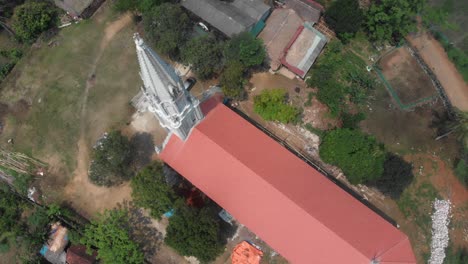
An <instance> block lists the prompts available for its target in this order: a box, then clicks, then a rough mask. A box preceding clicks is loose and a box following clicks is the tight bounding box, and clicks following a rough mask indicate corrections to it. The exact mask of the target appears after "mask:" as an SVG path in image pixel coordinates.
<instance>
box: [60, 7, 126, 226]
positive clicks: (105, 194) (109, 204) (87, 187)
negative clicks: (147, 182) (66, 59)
mask: <svg viewBox="0 0 468 264" xmlns="http://www.w3.org/2000/svg"><path fill="white" fill-rule="evenodd" d="M130 22H131V16H130V14H126V15H123V16H122V17H120V18H119V19H118V20H117V21H115V22H113V23H111V24H110V25H109V26H107V27H106V29H105V33H104V37H103V39H102V40H101V43H100V50H99V52H98V55H97V56H96V58H95V60H94V62H93V64H92V65H91V69H90V74H89V75H88V76H89V77H88V80H87V81H86V88H85V92H84V95H83V101H82V106H81V113H80V120H81V131H80V139H79V141H78V152H77V167H76V169H75V171H74V173H73V179H72V180H71V181H70V183H69V184H68V185H67V186H66V187H65V197H66V200H67V201H70V203H71V205H72V206H73V207H74V208H75V209H76V210H78V211H79V212H80V213H81V214H83V215H84V216H86V217H91V216H93V215H94V214H95V213H96V212H101V211H103V210H104V209H109V208H113V207H114V206H115V205H116V204H117V203H119V202H122V201H123V200H129V199H130V193H131V188H130V186H129V184H128V183H127V184H123V185H121V186H117V187H112V188H105V187H98V186H96V185H94V184H92V183H91V182H90V181H89V178H88V166H89V161H90V158H89V147H88V145H87V142H86V138H87V131H86V118H87V102H88V95H89V90H90V89H91V88H92V87H93V86H94V83H95V71H96V66H97V64H98V62H99V60H100V58H101V56H102V54H103V53H104V50H105V48H106V47H107V45H108V44H109V42H110V41H111V40H112V38H113V37H114V36H115V34H117V33H118V32H119V31H120V30H122V29H123V28H124V27H125V26H126V25H128V24H129V23H130Z"/></svg>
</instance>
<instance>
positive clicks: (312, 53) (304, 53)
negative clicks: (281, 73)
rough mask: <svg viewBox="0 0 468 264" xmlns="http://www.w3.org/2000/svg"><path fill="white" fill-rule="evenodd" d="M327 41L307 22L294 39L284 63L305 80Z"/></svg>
mask: <svg viewBox="0 0 468 264" xmlns="http://www.w3.org/2000/svg"><path fill="white" fill-rule="evenodd" d="M327 41H328V40H327V38H326V37H325V36H324V35H323V34H322V33H320V32H319V31H318V30H316V29H315V28H313V27H312V25H311V24H309V23H307V22H306V23H304V26H303V28H302V31H301V32H300V33H299V34H298V35H297V37H296V38H295V39H293V42H292V44H290V46H289V48H288V50H287V52H286V55H285V56H284V58H283V60H282V62H283V64H285V65H286V66H287V67H288V68H290V69H291V70H292V71H294V72H295V73H296V74H297V75H299V76H301V77H302V78H304V77H305V75H306V74H307V72H308V71H309V69H310V68H311V67H312V65H313V64H314V62H315V60H316V59H317V57H318V56H319V55H320V52H321V51H322V49H323V47H325V44H327Z"/></svg>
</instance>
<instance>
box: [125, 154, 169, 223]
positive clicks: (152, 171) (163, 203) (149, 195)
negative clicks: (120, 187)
mask: <svg viewBox="0 0 468 264" xmlns="http://www.w3.org/2000/svg"><path fill="white" fill-rule="evenodd" d="M131 186H132V198H133V202H134V203H135V205H137V206H139V207H143V208H147V209H150V210H151V216H152V217H154V218H157V219H161V215H162V214H164V213H166V212H168V211H170V210H171V209H172V208H173V207H174V203H175V201H176V200H177V195H176V194H175V192H174V190H173V189H172V187H171V186H169V185H168V184H167V182H166V177H165V175H164V172H163V164H161V163H160V162H155V163H153V164H151V165H149V166H147V167H146V168H144V169H143V170H141V171H140V172H139V173H138V174H137V175H136V176H135V177H133V178H132V181H131Z"/></svg>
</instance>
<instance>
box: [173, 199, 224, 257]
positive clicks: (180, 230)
mask: <svg viewBox="0 0 468 264" xmlns="http://www.w3.org/2000/svg"><path fill="white" fill-rule="evenodd" d="M165 242H166V244H167V245H169V246H171V247H172V248H174V249H175V250H176V251H177V252H179V253H180V254H181V255H184V256H195V257H196V258H198V259H199V260H200V261H202V262H208V261H211V260H214V259H215V258H216V256H218V255H219V254H220V253H221V252H222V251H223V245H222V243H221V241H220V225H219V220H218V216H217V215H216V214H215V213H214V212H213V211H212V210H211V209H209V208H207V207H204V208H202V209H197V208H192V207H188V206H187V205H185V204H184V203H183V202H182V201H180V202H178V205H177V206H176V210H175V213H174V215H173V216H172V217H171V218H170V220H169V226H168V227H167V235H166V238H165Z"/></svg>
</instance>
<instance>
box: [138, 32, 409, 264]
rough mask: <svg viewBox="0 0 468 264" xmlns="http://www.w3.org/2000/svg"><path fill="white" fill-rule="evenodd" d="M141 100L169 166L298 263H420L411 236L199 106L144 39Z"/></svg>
mask: <svg viewBox="0 0 468 264" xmlns="http://www.w3.org/2000/svg"><path fill="white" fill-rule="evenodd" d="M135 44H136V49H137V54H138V60H139V63H140V72H141V77H142V79H143V87H142V90H141V92H140V94H139V95H137V96H136V99H134V105H136V106H137V107H138V108H139V110H140V111H144V110H149V111H151V112H153V113H154V114H155V117H156V118H157V119H158V120H159V122H160V124H161V125H162V126H163V127H164V128H166V129H167V131H168V133H169V135H168V138H167V139H166V141H165V143H164V144H163V146H162V147H161V149H160V152H159V156H160V158H161V159H162V160H163V161H164V162H166V163H167V164H168V165H170V166H171V167H172V168H174V169H175V170H176V171H177V172H179V173H180V174H181V175H182V176H184V177H185V178H186V179H187V180H189V181H190V182H191V183H192V184H193V185H195V186H196V187H197V188H199V189H200V190H201V191H202V192H204V193H205V194H206V195H208V196H209V197H210V198H211V199H212V200H214V201H215V202H216V203H217V204H219V205H220V206H221V207H223V208H224V209H225V210H226V211H228V212H229V213H230V214H231V215H232V216H233V217H234V218H235V219H236V220H237V221H239V222H240V223H241V224H243V225H245V226H246V227H247V228H249V229H250V230H251V231H252V232H254V233H255V234H256V235H258V236H259V237H260V238H261V239H262V240H263V241H265V242H266V243H267V244H268V245H270V246H271V247H272V248H273V249H274V250H276V251H277V252H278V253H279V254H281V255H282V256H284V257H285V258H286V259H287V260H288V261H289V262H290V263H293V264H296V263H297V264H315V263H316V264H338V263H340V264H354V263H356V264H377V263H379V264H390V263H392V264H397V263H400V264H403V263H416V259H415V256H414V254H413V250H412V247H411V244H410V241H409V239H408V237H407V236H406V235H405V234H404V233H402V232H401V231H400V230H398V229H397V228H396V227H394V226H393V225H392V224H390V223H389V222H388V221H386V220H385V219H384V218H382V217H381V216H380V215H378V214H377V213H375V212H374V211H372V210H371V209H369V208H368V207H367V206H365V205H364V204H362V203H361V202H360V201H358V200H357V199H355V198H354V197H353V196H352V195H350V194H349V193H347V192H346V191H345V190H343V189H341V188H340V187H339V186H337V185H336V184H334V183H333V182H332V181H330V180H329V179H328V178H327V177H325V176H324V175H322V174H321V173H319V172H318V171H317V170H316V169H314V168H313V167H311V166H309V165H308V164H307V163H305V162H304V161H303V160H301V159H299V158H298V157H297V156H296V155H294V154H293V153H291V152H290V151H288V150H287V149H285V148H284V147H283V146H282V145H280V144H279V143H278V142H276V141H275V140H273V139H272V138H270V137H269V136H267V135H266V134H264V133H263V132H262V131H260V130H259V129H257V128H256V127H255V126H253V125H252V124H250V123H249V122H248V121H247V120H245V119H244V118H242V117H241V116H239V115H238V114H237V113H235V112H234V111H232V110H231V109H230V108H228V107H227V106H225V105H224V104H223V103H222V100H221V98H220V96H216V95H215V96H212V97H210V98H207V99H206V100H204V101H202V102H199V100H198V99H196V98H195V97H193V96H192V95H191V94H190V93H189V92H188V91H187V90H186V89H185V88H184V85H183V83H182V80H181V78H180V77H179V76H178V75H177V74H176V73H175V71H174V69H173V68H172V67H170V66H169V65H168V64H167V63H166V62H164V61H163V60H162V59H161V58H160V57H159V56H158V55H157V54H156V53H155V52H154V51H153V50H152V49H151V48H150V47H149V46H148V45H146V44H145V43H144V41H143V40H142V39H141V38H140V37H139V36H138V35H135Z"/></svg>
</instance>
